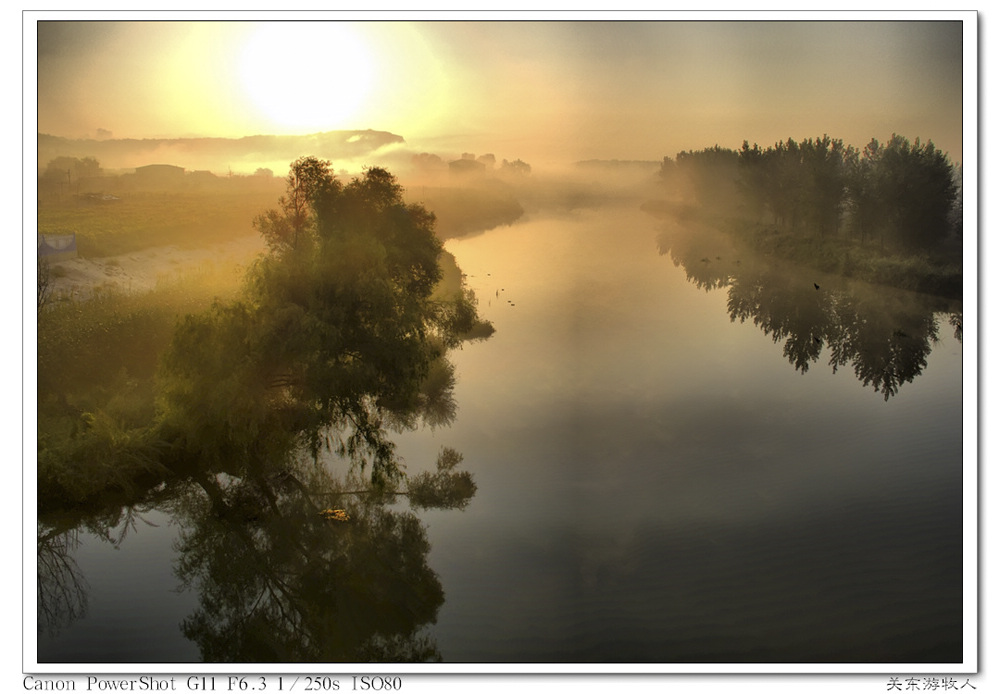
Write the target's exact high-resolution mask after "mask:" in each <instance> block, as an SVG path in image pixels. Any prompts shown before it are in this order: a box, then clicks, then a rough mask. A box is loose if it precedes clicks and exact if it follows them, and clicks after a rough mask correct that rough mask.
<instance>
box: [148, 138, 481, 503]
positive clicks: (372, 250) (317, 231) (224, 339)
mask: <svg viewBox="0 0 1000 694" xmlns="http://www.w3.org/2000/svg"><path fill="white" fill-rule="evenodd" d="M291 169H292V172H291V173H290V175H289V177H288V179H287V184H288V190H287V192H286V195H285V196H283V197H282V198H281V200H280V201H279V204H280V205H281V209H280V210H275V211H272V212H271V213H268V214H267V215H266V216H265V217H259V218H258V220H260V221H259V222H258V228H259V229H260V231H261V233H262V234H264V235H265V237H266V238H267V241H268V245H269V247H270V249H271V252H270V253H268V254H267V255H264V256H262V257H261V258H260V259H259V260H258V261H257V263H256V264H255V265H254V266H253V267H252V268H251V270H250V271H249V273H248V276H247V283H246V286H245V289H244V296H243V297H242V298H241V299H240V300H238V301H234V302H230V303H227V304H223V303H219V304H216V305H215V306H214V307H213V309H212V310H211V311H209V312H207V313H204V314H201V315H197V316H189V317H188V318H186V319H185V321H184V322H183V324H182V325H181V326H180V328H179V329H178V331H177V333H176V335H175V337H174V340H173V342H172V344H171V346H170V349H169V350H168V353H167V355H166V356H165V359H164V362H163V369H162V371H161V382H162V399H161V406H162V410H163V413H164V414H163V417H164V419H163V425H164V427H165V431H166V432H168V436H169V437H170V438H171V439H172V440H174V441H175V442H177V443H178V444H180V449H181V450H185V451H197V456H198V457H199V458H204V457H207V458H208V459H211V460H213V461H218V462H219V463H222V462H223V461H227V460H229V461H244V463H243V464H246V461H253V460H266V459H268V458H269V457H273V456H274V455H276V452H277V451H281V450H287V449H288V448H289V447H290V446H291V445H292V444H293V442H298V443H300V444H304V445H306V446H307V447H308V449H309V450H310V451H311V452H312V453H313V455H318V453H319V451H320V450H321V449H323V448H324V447H333V448H335V449H336V450H337V451H338V452H339V453H342V454H344V455H346V456H348V457H349V458H350V459H351V460H352V461H353V462H354V464H356V465H357V466H359V467H360V468H361V469H366V468H369V467H370V475H371V479H372V481H373V483H376V484H390V483H392V482H394V481H396V480H398V479H399V478H400V477H401V476H402V471H401V470H400V468H399V466H398V463H397V461H396V459H395V454H394V445H393V444H392V442H391V441H389V440H388V438H387V437H386V434H385V427H386V426H387V425H389V424H391V423H396V424H399V423H401V422H412V421H413V420H412V418H408V416H407V414H408V413H410V412H413V411H414V410H417V409H419V408H420V407H421V406H424V407H431V406H434V407H437V408H438V411H439V414H437V415H433V416H432V419H434V418H435V417H436V418H437V419H436V420H435V421H441V414H440V412H441V410H440V408H441V406H442V404H443V406H444V410H443V412H444V413H445V414H447V412H448V403H449V399H448V398H447V397H443V391H442V390H441V389H440V387H439V388H438V392H437V393H433V387H431V388H430V389H428V388H425V385H426V384H427V383H428V376H429V375H431V374H432V367H433V366H434V364H435V363H436V362H437V361H438V360H439V359H441V358H442V356H443V354H444V352H445V350H446V349H447V348H448V347H451V346H454V345H457V344H458V341H459V340H460V339H461V337H462V334H463V333H465V332H468V331H469V330H471V329H472V328H473V327H475V325H476V324H477V321H478V316H477V314H476V310H475V304H474V298H473V297H471V296H470V295H469V294H468V293H465V292H459V293H458V294H452V295H450V296H448V295H445V296H441V295H440V294H438V293H436V292H435V290H436V288H437V287H438V285H439V282H440V280H441V278H442V272H441V268H440V265H439V257H440V256H441V252H442V248H441V242H440V240H439V239H438V238H437V237H436V236H435V235H434V231H433V225H434V216H433V215H432V214H431V213H429V212H428V211H427V210H426V209H424V208H423V207H422V206H420V205H415V204H407V203H405V202H404V200H403V196H402V187H401V186H400V185H399V184H398V183H397V182H396V179H395V177H393V176H392V175H391V174H390V173H389V172H387V171H385V170H384V169H380V168H372V169H368V170H367V171H365V173H364V175H363V176H361V177H359V178H356V179H354V180H352V181H351V182H350V183H348V184H347V185H343V184H341V183H340V182H339V181H337V180H336V179H335V178H334V176H333V175H332V173H331V172H330V171H329V162H324V161H321V160H318V159H315V158H312V157H307V158H303V159H299V160H297V161H296V162H294V163H293V164H292V167H291ZM449 382H450V381H448V380H447V379H446V380H445V383H449ZM452 409H453V407H452ZM236 464H240V463H236Z"/></svg>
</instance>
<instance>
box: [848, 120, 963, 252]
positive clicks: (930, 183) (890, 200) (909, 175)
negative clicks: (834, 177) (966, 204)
mask: <svg viewBox="0 0 1000 694" xmlns="http://www.w3.org/2000/svg"><path fill="white" fill-rule="evenodd" d="M851 193H852V198H853V200H852V203H853V204H852V208H853V212H854V215H855V217H856V219H855V220H854V221H853V226H854V228H856V229H858V228H861V229H864V230H865V231H867V230H868V229H871V228H874V229H876V230H877V231H878V232H879V233H880V234H882V236H883V240H888V241H890V242H891V243H894V244H895V245H897V246H901V247H905V248H909V249H919V248H928V247H931V246H933V245H935V244H936V243H938V242H939V241H941V240H942V239H944V238H945V237H946V236H947V235H948V234H949V233H950V232H951V229H952V225H951V224H950V215H951V214H952V211H953V210H954V208H955V204H956V199H957V196H958V186H957V184H956V180H955V172H954V168H953V166H952V164H951V162H950V161H949V159H948V156H947V155H946V154H944V153H943V152H941V151H940V150H938V149H937V148H936V147H935V146H934V144H933V143H932V142H927V143H926V144H921V143H920V139H919V138H918V139H917V140H915V141H914V142H913V143H912V144H911V143H910V141H909V140H907V139H906V138H905V137H903V136H901V135H896V134H894V135H893V136H892V138H891V139H890V140H889V142H887V143H885V144H884V145H883V144H880V143H879V142H878V140H874V139H873V140H872V141H871V142H869V143H868V145H867V146H866V147H865V148H864V150H863V151H862V156H861V159H860V161H859V162H857V164H856V165H855V167H854V171H853V174H852V182H851Z"/></svg>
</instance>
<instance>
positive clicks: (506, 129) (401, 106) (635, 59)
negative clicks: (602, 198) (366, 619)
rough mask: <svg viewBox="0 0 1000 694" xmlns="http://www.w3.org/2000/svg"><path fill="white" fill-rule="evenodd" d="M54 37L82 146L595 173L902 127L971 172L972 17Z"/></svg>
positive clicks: (275, 27)
mask: <svg viewBox="0 0 1000 694" xmlns="http://www.w3.org/2000/svg"><path fill="white" fill-rule="evenodd" d="M92 14H93V18H94V19H99V18H101V17H103V15H101V14H99V13H92ZM37 16H38V18H40V19H44V18H45V17H46V15H44V14H39V15H37ZM55 16H56V17H58V15H55ZM720 16H725V15H720ZM29 31H30V27H29ZM37 35H38V63H37V68H38V130H39V132H42V133H48V134H53V135H61V136H66V137H74V138H77V137H97V136H98V132H99V130H100V131H104V132H105V134H106V132H110V133H111V134H112V135H113V136H114V137H129V138H144V137H176V136H243V135H252V134H285V133H309V132H318V131H324V130H338V129H365V128H372V129H376V130H388V131H391V132H393V133H396V134H398V135H402V136H403V137H404V138H406V140H407V142H408V143H410V145H411V146H413V147H414V148H415V149H418V150H422V151H423V150H425V151H432V152H440V153H442V154H445V153H453V152H461V151H472V152H475V153H483V152H487V151H489V152H494V153H495V154H496V156H497V157H498V158H510V159H513V158H523V159H525V160H527V161H534V160H536V159H538V160H545V161H549V160H552V161H558V160H563V161H575V160H579V159H589V158H618V159H647V160H650V159H652V160H655V159H660V158H662V157H663V156H665V155H666V156H671V157H672V156H675V155H676V153H677V152H678V151H681V150H685V149H700V148H702V147H707V146H712V145H715V144H719V145H721V146H724V147H734V148H737V147H739V146H740V145H741V143H742V142H743V140H744V139H747V140H749V141H750V142H759V143H760V144H761V145H769V144H773V143H774V142H775V141H777V140H784V139H787V138H788V137H793V138H795V139H796V140H801V139H802V138H805V137H812V136H818V135H822V134H824V133H826V134H829V135H831V136H832V137H836V138H842V139H844V140H845V141H846V142H848V143H850V144H855V145H863V144H865V143H866V142H867V141H868V140H870V139H871V138H872V137H875V138H878V139H879V140H886V139H888V138H889V137H890V136H891V135H892V133H894V132H897V133H900V134H902V135H905V136H907V137H909V138H910V139H915V138H917V137H920V138H921V139H922V140H927V139H931V140H933V141H934V142H935V144H936V145H937V146H938V147H940V148H941V149H943V150H945V151H946V152H948V153H949V154H950V155H951V156H952V158H953V159H954V160H956V161H960V160H961V159H962V156H961V147H962V130H961V128H962V57H963V52H962V25H961V23H960V22H957V21H951V22H948V21H941V22H928V21H901V22H875V21H865V22H861V21H808V22H796V21H704V22H701V21H699V22H693V21H655V22H637V21H615V22H606V21H599V22H570V21H559V22H521V21H502V22H497V21H490V22H452V21H448V22H445V21H439V22H430V21H418V22H397V21H380V22H365V23H345V22H316V21H310V22H299V21H284V22H268V23H252V22H240V21H227V22H207V21H201V22H193V21H181V22H173V21H170V22H151V21H149V22H133V21H125V22H104V21H87V22H56V23H52V22H40V23H39V25H38V34H37Z"/></svg>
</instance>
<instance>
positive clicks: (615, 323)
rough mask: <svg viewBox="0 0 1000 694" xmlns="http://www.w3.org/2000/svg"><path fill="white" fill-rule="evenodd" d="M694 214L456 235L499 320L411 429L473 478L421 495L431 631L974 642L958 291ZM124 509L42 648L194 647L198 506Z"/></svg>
mask: <svg viewBox="0 0 1000 694" xmlns="http://www.w3.org/2000/svg"><path fill="white" fill-rule="evenodd" d="M684 234H685V230H683V229H681V228H678V227H677V226H676V223H671V222H664V221H662V220H657V219H654V218H653V217H651V216H648V215H646V214H644V213H642V212H641V211H639V210H637V209H632V208H627V207H621V208H616V207H606V208H601V209H595V210H579V211H576V212H573V213H567V214H563V215H551V216H546V215H535V216H530V217H528V218H526V219H525V220H524V221H521V222H519V223H517V224H515V225H513V226H509V227H500V228H497V229H494V230H491V231H488V232H485V233H481V234H477V235H474V236H469V237H463V238H459V239H452V240H450V241H448V242H447V244H446V248H447V250H448V251H450V252H451V253H452V254H454V256H455V257H456V259H457V261H458V264H459V266H460V267H461V268H462V270H463V271H464V272H465V273H466V275H467V281H468V284H469V286H470V287H471V288H472V289H474V290H475V292H476V295H477V297H478V299H479V308H480V311H481V313H482V314H483V316H484V317H485V318H487V319H489V320H490V321H492V322H493V324H494V326H495V327H496V332H495V334H494V335H493V336H492V337H490V338H489V339H488V340H484V341H479V342H474V343H468V344H465V345H464V346H463V347H462V348H461V349H459V350H456V351H455V352H454V353H453V355H452V359H451V361H452V363H453V364H454V366H455V373H456V378H457V383H456V386H455V391H454V400H455V402H456V404H457V416H456V418H455V420H454V422H453V423H452V424H451V426H447V427H437V428H434V429H422V430H418V431H412V432H405V433H403V434H401V435H399V436H398V437H397V443H398V446H399V452H400V454H401V456H402V458H403V460H404V462H405V463H406V464H407V465H408V471H410V472H411V473H415V472H417V471H420V470H423V469H426V468H428V466H430V465H432V463H433V460H434V459H435V457H436V456H437V455H438V453H439V451H440V450H441V449H442V448H443V447H449V448H453V449H455V450H457V451H459V452H460V453H461V454H462V456H463V457H464V461H463V465H464V468H465V469H466V470H468V471H469V472H471V474H472V475H473V478H474V480H475V483H476V487H477V491H476V494H475V496H474V497H473V498H472V499H471V502H470V503H469V504H468V506H467V507H465V508H464V509H460V510H455V509H451V510H424V511H417V512H416V515H417V517H418V518H419V521H420V523H421V524H422V526H423V528H424V531H425V533H426V540H427V543H428V544H429V549H428V550H427V552H426V564H427V567H429V570H430V571H431V572H432V573H433V575H434V576H436V579H437V580H438V581H439V582H440V586H441V589H442V590H443V602H441V603H440V605H439V607H437V609H436V611H435V610H431V613H432V616H431V617H430V618H427V619H425V620H424V621H423V625H422V626H421V628H420V630H419V634H420V636H421V638H423V639H425V640H427V641H428V642H430V643H433V644H434V651H435V652H436V653H437V654H438V655H439V657H440V659H441V660H442V661H444V662H445V663H499V664H508V663H543V664H544V663H549V664H574V663H657V664H676V663H681V664H684V663H687V664H698V663H705V664H713V663H958V662H961V661H962V660H963V654H964V653H965V652H967V650H963V649H968V647H969V645H970V644H969V643H968V634H969V633H974V632H970V631H969V630H968V627H969V625H968V624H965V623H964V621H963V617H964V615H965V614H966V611H965V607H964V603H963V588H964V582H963V574H964V572H965V571H966V570H967V569H968V567H970V566H974V564H970V563H969V561H968V557H965V556H964V555H963V521H964V519H965V514H964V513H963V494H964V491H965V490H964V487H963V479H964V478H963V464H964V457H963V390H962V382H963V380H962V376H963V370H962V369H963V362H962V342H961V339H960V325H961V319H960V316H961V306H960V305H958V306H957V307H956V306H955V305H954V304H950V305H949V304H947V303H942V302H940V301H936V300H934V299H932V298H930V297H924V296H921V295H916V294H911V293H906V292H897V291H894V290H889V289H887V288H877V287H871V286H869V285H863V284H859V283H851V282H849V281H847V280H844V279H841V278H832V277H826V276H823V275H821V274H818V273H814V272H804V271H801V270H794V269H789V268H783V267H779V266H777V265H776V264H775V263H773V262H772V261H769V260H767V259H760V258H752V257H750V256H749V255H747V254H744V253H738V252H737V251H734V249H733V247H732V246H730V245H729V244H727V243H726V242H725V241H724V240H721V239H715V238H713V237H710V236H706V237H703V238H700V239H699V240H697V241H696V242H692V241H689V240H686V237H685V235H684ZM734 254H735V255H734ZM336 464H337V461H335V460H334V461H331V465H333V466H335V465H336ZM114 528H115V531H116V532H118V533H120V534H122V535H123V536H124V539H123V540H121V541H117V538H109V537H107V536H105V537H100V536H99V535H98V534H97V533H94V532H90V531H88V530H87V529H85V528H80V529H77V530H74V531H71V532H69V533H65V534H63V535H62V536H61V537H62V542H63V544H64V545H65V547H61V548H60V552H59V562H60V563H61V564H62V565H65V564H67V563H68V564H70V565H72V567H73V568H72V571H71V572H70V573H72V575H73V576H74V577H75V578H74V579H73V580H72V581H71V583H72V584H73V586H74V590H78V591H80V592H82V593H83V596H84V597H83V599H82V600H77V601H76V603H74V604H76V605H77V609H76V612H77V613H78V614H71V615H69V616H66V615H63V618H62V622H61V623H60V624H59V625H58V628H54V629H50V630H45V631H40V632H39V635H38V659H39V662H109V663H114V662H150V663H156V662H160V663H164V662H166V663H185V662H197V661H198V660H200V659H201V658H202V656H201V655H200V653H202V652H203V650H199V645H198V644H196V643H195V642H193V641H192V640H191V639H189V638H187V637H186V636H185V634H184V633H183V632H182V630H181V629H180V628H179V625H180V624H181V622H182V621H184V620H185V619H186V618H187V617H189V616H190V615H191V614H192V612H194V611H195V610H196V609H197V607H198V605H199V600H202V602H204V595H199V591H204V587H199V585H198V584H197V583H194V584H190V585H184V586H181V583H182V582H181V581H180V580H179V579H178V563H179V561H180V559H179V557H178V551H179V550H178V547H179V546H181V545H184V544H185V542H187V541H186V540H185V539H184V538H183V537H182V536H183V535H184V532H185V531H184V523H183V522H182V521H179V520H178V519H177V518H176V517H175V516H174V513H173V510H172V508H163V509H157V508H150V509H143V510H142V512H141V513H137V514H136V515H135V517H134V518H132V519H131V521H129V520H121V521H119V522H118V523H117V524H116V525H115V526H114ZM112 534H113V533H112ZM113 540H114V541H113ZM40 557H41V554H40ZM40 561H41V559H40ZM63 570H64V572H65V569H63ZM70 612H72V610H70Z"/></svg>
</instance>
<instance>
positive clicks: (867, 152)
mask: <svg viewBox="0 0 1000 694" xmlns="http://www.w3.org/2000/svg"><path fill="white" fill-rule="evenodd" d="M660 175H661V177H662V178H663V179H664V180H666V181H667V182H668V183H669V184H671V185H673V186H676V187H677V188H678V189H683V190H685V191H686V192H687V194H688V195H690V196H692V197H693V198H694V199H695V201H696V202H697V204H698V205H699V206H701V207H702V208H706V209H713V210H715V211H717V212H721V213H723V214H727V215H731V214H734V213H736V214H739V215H740V216H743V217H747V218H749V219H752V220H754V221H755V222H759V223H770V224H771V225H773V227H774V228H776V229H777V230H779V231H782V232H787V233H792V234H798V235H804V234H807V233H813V234H815V235H818V236H832V235H835V234H847V235H849V236H851V237H854V238H856V239H858V240H859V241H860V242H861V243H869V242H878V243H879V244H880V245H882V246H883V247H891V248H897V249H901V250H908V251H920V250H928V249H933V248H934V247H935V246H937V245H938V244H939V243H940V242H942V241H944V240H946V239H947V238H948V237H949V236H950V235H952V234H953V233H958V234H960V233H961V195H960V193H961V166H960V165H955V164H953V163H952V162H951V161H950V159H949V157H948V155H947V154H945V153H943V152H942V151H941V150H939V149H938V148H937V147H935V146H934V144H933V143H932V142H931V141H927V142H925V143H921V141H920V139H919V138H918V139H916V140H915V141H913V142H910V141H909V140H908V139H907V138H905V137H903V136H901V135H897V134H894V135H893V136H892V137H891V138H890V139H889V140H888V141H887V142H884V143H883V142H879V141H878V140H876V139H872V140H871V141H870V142H869V143H868V144H867V145H865V146H864V147H862V148H861V149H858V148H855V147H854V146H852V145H845V144H844V141H843V140H839V139H834V138H831V137H830V136H828V135H823V136H822V137H816V138H806V139H803V140H801V141H799V142H797V141H795V140H794V139H792V138H789V139H788V140H786V141H783V142H777V143H775V144H774V145H771V146H768V147H766V148H763V147H761V146H760V145H758V144H756V143H754V144H753V145H752V146H751V145H750V143H749V142H748V141H746V140H744V142H743V146H742V147H741V148H740V149H739V150H733V149H728V148H723V147H719V146H718V145H716V146H715V147H711V148H706V149H703V150H700V151H684V152H680V153H678V155H677V157H676V160H672V159H670V158H669V157H665V158H664V160H663V163H662V165H661V168H660Z"/></svg>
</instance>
